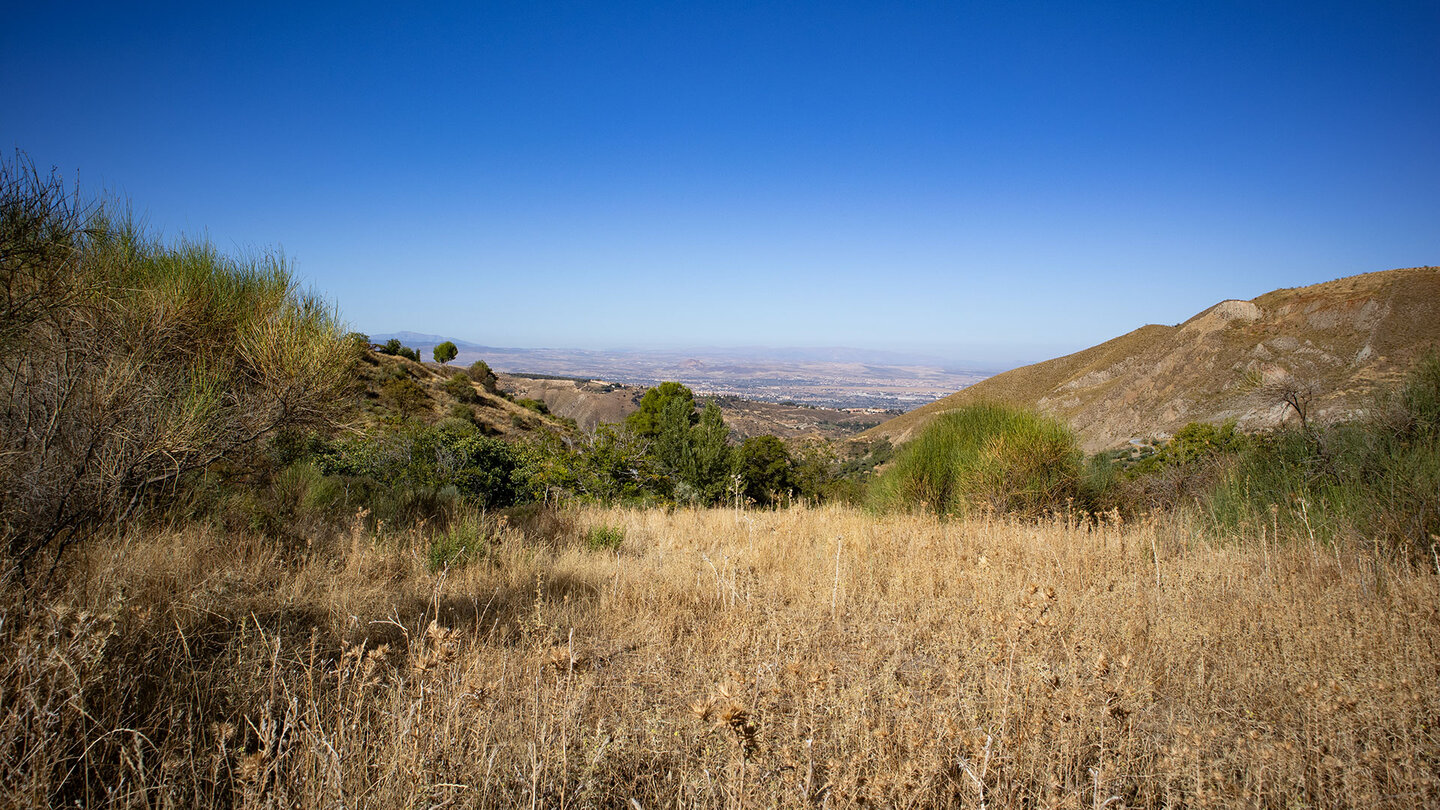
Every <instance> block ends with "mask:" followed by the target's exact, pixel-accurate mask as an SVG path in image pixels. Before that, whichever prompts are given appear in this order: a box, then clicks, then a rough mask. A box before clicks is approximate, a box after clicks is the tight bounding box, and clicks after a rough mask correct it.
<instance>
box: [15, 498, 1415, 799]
mask: <svg viewBox="0 0 1440 810" xmlns="http://www.w3.org/2000/svg"><path fill="white" fill-rule="evenodd" d="M596 527H608V528H611V529H618V530H622V531H623V536H624V539H623V542H621V543H620V544H619V546H618V548H615V549H600V550H594V549H591V548H588V547H587V545H586V542H585V537H586V536H587V532H588V530H589V529H591V528H596ZM612 536H614V535H613V534H612ZM428 560H429V544H428V542H426V540H425V539H424V538H423V537H422V536H420V535H419V534H408V535H398V536H391V537H385V538H381V539H376V538H374V537H372V536H370V535H367V534H364V533H362V532H359V531H358V530H357V531H356V532H354V533H353V534H352V535H351V536H349V537H340V538H335V539H332V540H329V541H325V542H317V543H316V545H315V546H314V547H312V548H310V549H297V550H290V551H288V552H287V551H282V550H279V549H277V548H276V547H275V545H274V544H273V543H267V542H262V541H260V540H246V539H244V538H238V539H237V538H236V537H234V536H222V535H220V534H207V533H206V532H205V531H204V530H199V529H193V528H192V529H185V530H174V531H169V532H166V531H150V532H148V533H146V534H145V535H144V536H134V537H120V538H118V539H115V540H114V541H112V542H111V543H109V544H95V545H93V546H91V547H90V548H89V550H88V551H86V552H85V553H84V554H83V555H76V556H75V557H74V558H73V560H72V561H71V565H72V569H73V570H70V571H68V572H67V574H66V576H65V577H64V579H63V581H64V582H65V584H64V585H63V586H60V587H58V588H57V589H56V590H54V591H52V592H51V593H49V594H46V595H44V596H42V597H39V598H38V600H36V601H31V602H23V601H11V602H9V603H8V604H5V605H4V607H3V614H0V805H4V806H46V805H60V804H65V805H74V804H79V805H81V806H88V807H99V806H127V807H178V806H184V807H192V806H201V807H210V806H229V805H233V806H244V807H326V808H330V807H342V806H343V807H387V808H388V807H516V806H519V807H638V808H661V807H726V808H739V807H754V808H761V807H798V806H814V807H852V806H860V805H866V806H870V805H874V806H882V807H939V806H965V807H982V806H984V807H1034V808H1042V807H1043V808H1052V807H1053V808H1060V807H1073V808H1081V807H1090V808H1099V807H1109V808H1116V807H1181V806H1185V807H1203V806H1234V807H1375V806H1394V807H1414V806H1423V805H1435V804H1436V803H1437V802H1440V781H1437V776H1436V774H1437V769H1440V678H1437V664H1440V650H1437V643H1440V633H1437V630H1440V578H1437V575H1436V570H1435V568H1433V567H1426V568H1417V567H1412V566H1411V565H1409V564H1405V563H1399V562H1394V561H1390V560H1388V559H1386V558H1384V557H1383V556H1377V554H1376V553H1375V552H1373V551H1361V550H1345V549H1340V550H1336V549H1335V548H1330V547H1323V546H1315V545H1311V544H1310V543H1308V542H1305V541H1295V540H1290V541H1281V542H1277V539H1276V538H1275V537H1272V536H1269V533H1262V534H1260V535H1259V536H1253V537H1246V538H1243V539H1236V540H1235V541H1232V542H1228V543H1222V544H1216V543H1213V542H1208V541H1202V540H1198V539H1195V538H1194V537H1193V536H1191V534H1190V533H1189V532H1188V531H1187V530H1186V528H1185V524H1184V523H1183V521H1181V520H1178V519H1175V520H1167V521H1166V522H1153V523H1142V524H1138V525H1128V524H1127V525H1121V524H1120V523H1119V522H1118V521H1112V520H1103V519H1102V520H1100V521H1099V522H1098V523H1093V522H1092V523H1089V524H1084V523H1079V522H1069V521H1064V520H1057V521H1054V522H1050V523H1044V524H1026V523H1015V522H1006V521H990V520H983V519H976V520H969V521H963V522H961V521H952V522H941V521H937V520H935V519H933V518H929V517H904V516H898V517H886V518H881V517H876V516H873V515H870V514H868V513H864V512H859V511H854V510H850V509H846V508H840V507H826V508H821V509H805V508H794V509H790V510H787V511H779V512H736V511H730V510H698V511H683V510H682V511H676V512H670V513H667V512H665V511H661V510H651V511H627V510H621V509H609V510H607V509H598V508H597V509H583V510H576V511H567V512H561V513H559V514H556V515H548V516H542V517H541V518H540V519H538V520H532V521H529V524H528V525H527V526H526V527H525V531H522V529H521V527H520V526H518V525H504V524H502V525H500V526H497V527H495V529H494V532H493V537H492V542H491V545H490V548H489V551H488V554H487V556H486V557H485V558H484V559H482V560H479V561H476V562H473V563H471V564H470V565H467V566H464V567H461V568H457V569H450V570H442V571H440V572H435V571H432V570H431V569H430V567H429V564H428Z"/></svg>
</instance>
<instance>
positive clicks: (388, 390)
mask: <svg viewBox="0 0 1440 810" xmlns="http://www.w3.org/2000/svg"><path fill="white" fill-rule="evenodd" d="M380 393H381V395H382V396H383V397H384V398H385V401H386V402H388V403H389V405H390V407H391V408H394V409H395V410H396V411H398V412H399V413H400V415H401V416H402V417H403V418H406V419H409V418H410V417H411V416H414V415H415V414H417V413H419V412H420V411H421V410H422V409H423V408H424V407H425V402H426V400H428V399H429V398H430V397H429V395H428V394H426V393H425V389H424V388H422V387H420V384H419V383H417V382H415V381H414V380H412V379H410V378H409V377H401V378H400V379H393V380H389V381H387V382H386V383H385V386H384V387H383V388H382V389H381V392H380Z"/></svg>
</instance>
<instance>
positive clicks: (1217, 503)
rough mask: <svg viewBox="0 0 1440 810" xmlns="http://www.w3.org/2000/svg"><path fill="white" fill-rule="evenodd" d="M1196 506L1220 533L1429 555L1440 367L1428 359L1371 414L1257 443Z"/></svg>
mask: <svg viewBox="0 0 1440 810" xmlns="http://www.w3.org/2000/svg"><path fill="white" fill-rule="evenodd" d="M1199 501H1200V503H1199V505H1200V508H1201V510H1202V514H1203V516H1204V517H1205V518H1206V519H1207V521H1208V522H1209V524H1210V525H1211V527H1212V528H1213V529H1215V530H1216V531H1218V532H1219V533H1221V534H1224V535H1232V536H1233V535H1240V536H1244V535H1248V534H1250V533H1253V532H1258V531H1259V530H1260V529H1261V527H1266V528H1268V529H1269V530H1271V531H1278V532H1279V533H1280V534H1282V535H1285V536H1290V537H1301V538H1306V539H1312V538H1313V539H1315V540H1318V541H1325V542H1336V541H1342V540H1344V541H1349V542H1354V543H1361V544H1372V543H1384V544H1386V545H1389V546H1391V547H1394V548H1397V549H1400V550H1402V551H1404V552H1406V553H1411V554H1424V553H1426V552H1427V550H1428V549H1429V548H1430V547H1431V544H1432V543H1434V541H1435V537H1436V536H1437V535H1440V361H1437V359H1436V356H1435V355H1434V354H1433V353H1431V354H1429V355H1427V356H1426V357H1425V358H1424V359H1423V360H1422V361H1421V362H1420V363H1419V364H1418V365H1417V367H1416V368H1415V370H1414V371H1413V372H1412V373H1411V374H1410V375H1409V377H1408V378H1407V380H1406V382H1405V384H1404V386H1403V387H1402V388H1401V389H1400V390H1399V391H1397V392H1395V393H1393V394H1390V395H1387V396H1382V397H1381V399H1380V402H1379V403H1378V405H1377V407H1376V408H1375V409H1374V411H1373V415H1372V416H1370V417H1369V418H1366V419H1362V420H1357V421H1353V422H1349V423H1345V424H1340V425H1334V426H1331V427H1328V428H1318V429H1317V428H1314V427H1313V426H1312V427H1311V429H1309V430H1306V429H1301V428H1293V429H1287V430H1282V431H1277V432H1275V433H1272V434H1269V435H1266V436H1261V437H1257V438H1256V439H1254V440H1252V441H1251V442H1250V443H1249V444H1248V446H1247V448H1246V449H1245V451H1244V452H1242V453H1240V454H1239V456H1238V457H1237V459H1236V461H1235V463H1233V464H1231V465H1229V466H1228V467H1227V468H1226V470H1225V473H1224V475H1223V477H1221V479H1220V480H1219V481H1218V483H1216V484H1215V485H1214V486H1213V487H1212V488H1211V489H1210V490H1209V491H1208V492H1207V493H1206V494H1205V495H1204V497H1202V498H1200V499H1199Z"/></svg>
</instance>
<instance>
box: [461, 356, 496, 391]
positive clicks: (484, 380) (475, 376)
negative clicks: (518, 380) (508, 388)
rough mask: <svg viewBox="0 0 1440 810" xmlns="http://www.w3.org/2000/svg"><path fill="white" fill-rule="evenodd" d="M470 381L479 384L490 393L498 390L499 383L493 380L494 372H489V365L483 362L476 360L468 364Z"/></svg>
mask: <svg viewBox="0 0 1440 810" xmlns="http://www.w3.org/2000/svg"><path fill="white" fill-rule="evenodd" d="M468 373H469V374H470V379H472V380H474V381H475V382H477V383H480V387H481V388H484V389H485V390H486V391H488V392H490V393H492V394H493V393H495V392H496V391H497V390H499V381H498V380H496V379H495V372H493V371H491V370H490V364H489V363H486V362H485V361H484V360H476V361H475V362H473V363H471V364H470V368H469V370H468Z"/></svg>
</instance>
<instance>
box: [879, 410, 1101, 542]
mask: <svg viewBox="0 0 1440 810" xmlns="http://www.w3.org/2000/svg"><path fill="white" fill-rule="evenodd" d="M1080 462H1081V453H1080V451H1079V449H1078V447H1077V446H1076V443H1075V438H1074V436H1073V434H1071V432H1070V431H1069V429H1067V428H1066V427H1065V426H1064V425H1062V424H1060V423H1059V422H1057V421H1055V420H1053V419H1050V418H1047V417H1043V416H1040V415H1039V414H1036V413H1033V412H1031V411H1026V410H1022V409H1019V408H1013V407H1009V406H1005V405H997V404H981V405H970V406H967V407H964V408H961V409H959V410H956V411H951V412H949V413H946V414H944V415H942V416H940V417H939V418H938V419H936V420H935V421H934V422H932V423H931V424H930V425H929V426H928V427H926V429H925V430H924V432H922V433H921V434H920V436H919V437H917V438H916V439H915V440H914V441H912V442H910V443H909V444H907V445H905V446H903V447H902V448H900V451H899V452H898V454H897V456H896V459H895V463H894V465H893V466H892V467H891V468H890V469H888V470H886V472H885V473H884V474H883V475H881V476H880V477H879V478H878V479H877V480H876V482H875V483H874V485H873V486H872V487H871V494H870V502H871V504H872V505H873V506H876V507H878V508H881V509H898V510H908V509H926V510H932V511H935V512H937V513H939V514H946V515H964V514H967V513H970V512H973V511H977V510H979V511H984V510H989V511H993V512H999V513H1013V514H1020V515H1027V516H1038V515H1040V514H1042V513H1043V512H1045V511H1046V510H1054V509H1060V508H1064V507H1065V506H1066V504H1067V503H1068V502H1069V501H1070V500H1071V499H1073V498H1074V497H1076V496H1077V495H1079V493H1080V488H1079V484H1080V480H1081V466H1080Z"/></svg>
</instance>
